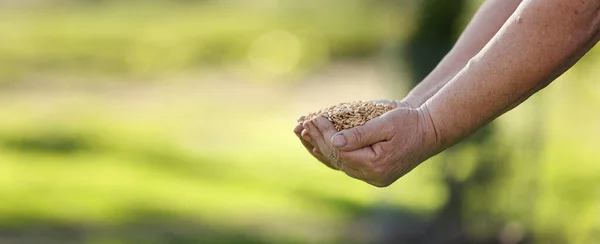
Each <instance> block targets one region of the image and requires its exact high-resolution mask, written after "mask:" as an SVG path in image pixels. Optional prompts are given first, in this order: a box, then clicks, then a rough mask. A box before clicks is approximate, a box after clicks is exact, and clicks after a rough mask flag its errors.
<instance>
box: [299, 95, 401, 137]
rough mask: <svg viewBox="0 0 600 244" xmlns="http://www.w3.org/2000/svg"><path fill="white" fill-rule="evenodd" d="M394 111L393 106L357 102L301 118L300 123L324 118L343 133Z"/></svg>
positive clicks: (343, 104) (335, 106) (336, 106)
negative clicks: (319, 117) (320, 117)
mask: <svg viewBox="0 0 600 244" xmlns="http://www.w3.org/2000/svg"><path fill="white" fill-rule="evenodd" d="M392 109H394V107H393V106H391V105H386V104H378V103H375V102H365V101H356V102H350V103H340V104H338V105H334V106H331V107H329V108H325V109H321V110H319V111H318V112H314V113H310V114H308V115H307V116H304V117H301V118H300V120H299V121H298V122H300V124H302V123H304V121H307V120H311V119H313V118H316V117H318V116H323V117H325V118H327V119H328V120H329V121H331V122H332V123H333V125H334V126H335V128H336V129H337V130H338V131H341V130H346V129H350V128H353V127H356V126H361V125H364V124H365V123H367V121H369V120H371V119H374V118H377V117H379V116H381V115H382V114H384V113H386V112H387V111H390V110H392Z"/></svg>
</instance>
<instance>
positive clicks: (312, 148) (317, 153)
mask: <svg viewBox="0 0 600 244" xmlns="http://www.w3.org/2000/svg"><path fill="white" fill-rule="evenodd" d="M374 102H376V103H383V104H389V105H392V106H394V107H395V108H416V107H418V105H417V104H416V103H415V102H413V101H412V100H409V99H404V100H374ZM304 118H305V117H304V116H302V117H300V118H298V121H302V120H304ZM310 127H313V128H314V129H313V131H314V132H315V133H316V131H318V129H317V128H316V127H315V126H314V124H310V123H308V124H307V123H304V125H296V127H294V133H295V134H296V136H297V137H298V138H299V139H300V141H301V142H302V145H304V147H305V148H306V150H308V152H309V153H310V154H311V155H312V156H313V157H315V158H316V159H317V160H319V161H320V162H321V163H323V164H325V165H326V166H327V167H329V168H332V169H335V170H338V169H339V168H336V166H334V165H333V164H332V162H331V160H330V159H329V158H328V157H326V156H325V155H323V153H322V152H321V150H319V148H318V147H317V143H316V142H315V141H314V140H313V138H312V137H311V135H310V133H308V131H309V130H310Z"/></svg>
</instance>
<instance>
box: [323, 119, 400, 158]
mask: <svg viewBox="0 0 600 244" xmlns="http://www.w3.org/2000/svg"><path fill="white" fill-rule="evenodd" d="M392 128H393V125H392V124H390V123H389V120H388V119H387V118H386V117H377V118H374V119H372V120H369V121H368V122H367V123H365V124H364V125H362V126H357V127H354V128H352V129H347V130H343V131H340V132H338V133H336V134H335V135H334V136H333V137H332V138H331V142H332V143H333V145H335V146H336V147H337V148H339V149H340V150H342V151H353V150H356V149H359V148H363V147H366V146H369V145H372V144H375V143H377V142H380V141H385V140H389V139H390V138H391V132H392Z"/></svg>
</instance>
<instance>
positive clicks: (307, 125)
mask: <svg viewBox="0 0 600 244" xmlns="http://www.w3.org/2000/svg"><path fill="white" fill-rule="evenodd" d="M302 126H303V127H304V130H305V131H306V133H307V135H308V136H309V137H310V138H311V144H313V146H315V147H316V148H319V150H320V151H321V152H322V153H324V154H325V155H327V153H328V152H329V150H324V149H326V143H325V139H324V138H323V135H322V134H321V132H320V131H319V129H317V127H316V126H315V125H314V124H313V123H312V121H310V120H309V121H306V122H304V124H302ZM303 133H304V132H303Z"/></svg>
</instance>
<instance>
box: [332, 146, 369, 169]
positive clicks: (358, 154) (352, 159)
mask: <svg viewBox="0 0 600 244" xmlns="http://www.w3.org/2000/svg"><path fill="white" fill-rule="evenodd" d="M375 155H376V153H375V151H374V150H373V148H372V147H371V146H366V147H363V148H360V149H356V150H354V151H340V159H342V160H343V161H344V162H345V164H346V165H348V166H351V167H352V168H355V169H361V170H363V169H368V168H370V167H371V164H372V163H373V162H374V159H375Z"/></svg>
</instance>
